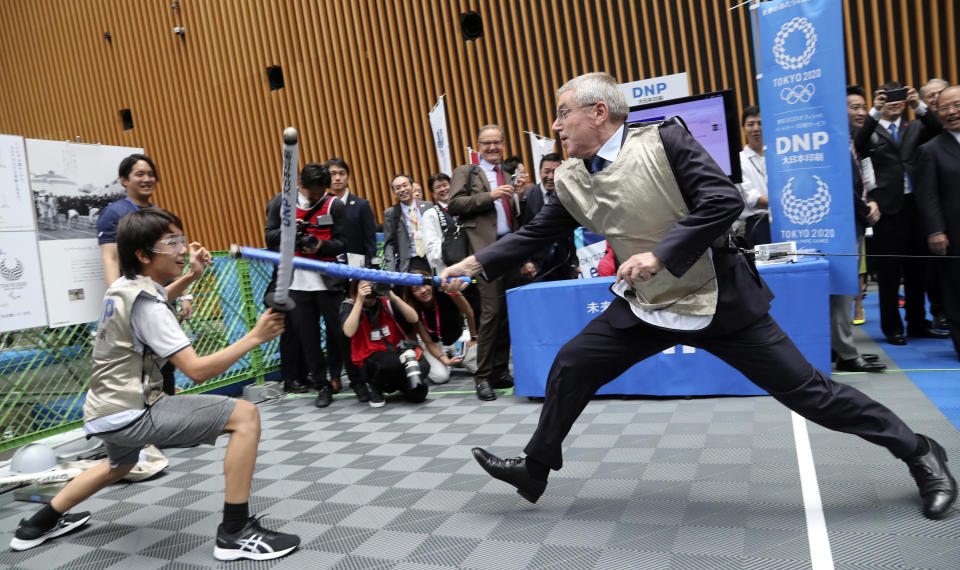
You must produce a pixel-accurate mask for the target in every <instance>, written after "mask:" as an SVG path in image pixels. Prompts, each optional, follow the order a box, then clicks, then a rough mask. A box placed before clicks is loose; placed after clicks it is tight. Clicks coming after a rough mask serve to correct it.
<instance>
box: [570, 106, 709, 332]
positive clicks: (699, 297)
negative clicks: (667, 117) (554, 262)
mask: <svg viewBox="0 0 960 570" xmlns="http://www.w3.org/2000/svg"><path fill="white" fill-rule="evenodd" d="M627 133H628V134H627V138H626V139H625V140H624V142H623V147H622V148H621V150H620V156H618V157H617V159H616V160H615V161H613V162H612V163H610V165H608V166H607V167H606V168H605V169H604V170H602V171H600V172H598V173H596V174H590V172H589V171H588V170H587V168H586V166H584V163H583V160H581V159H579V158H577V159H569V160H567V161H566V162H564V163H563V164H562V165H560V167H559V168H558V169H557V171H556V174H555V180H556V185H557V198H559V200H560V203H561V204H563V207H564V208H566V210H567V211H568V212H570V215H571V216H573V217H574V218H575V219H576V220H577V221H578V222H580V224H581V225H583V227H585V228H587V229H588V230H590V231H591V232H593V233H595V234H599V235H602V236H604V237H606V238H607V243H608V244H610V247H611V248H612V249H613V252H614V253H615V254H616V255H617V259H619V260H621V261H626V260H627V259H628V258H630V257H631V256H633V255H635V254H637V253H643V252H649V251H653V248H654V247H655V246H656V245H657V244H658V243H660V240H662V239H663V237H664V236H665V235H666V234H667V232H668V231H669V230H670V229H671V228H672V227H673V226H674V224H676V223H677V221H678V220H680V219H681V218H683V217H685V216H686V215H687V214H689V210H688V209H687V206H686V204H685V203H684V201H683V196H682V195H681V194H680V188H679V187H678V186H677V181H676V179H675V178H674V176H673V170H672V169H671V168H670V163H669V161H668V160H667V154H666V152H665V151H664V149H663V142H662V141H661V140H660V130H659V127H658V126H657V125H651V126H646V127H640V128H632V129H627ZM715 277H716V272H715V271H714V267H713V262H712V261H711V260H710V257H709V255H708V254H707V253H706V252H704V254H703V255H701V256H700V258H699V259H698V260H697V261H696V262H695V263H694V264H693V266H691V267H690V269H689V270H688V271H687V272H686V273H684V275H683V277H675V276H673V275H672V274H671V273H670V272H669V271H661V272H659V273H658V274H657V275H656V276H655V277H654V278H653V279H651V280H649V281H646V282H644V283H637V284H636V287H637V289H636V296H628V297H626V299H627V300H628V301H629V302H630V303H631V304H633V305H634V306H636V307H638V308H640V309H642V310H644V311H655V310H664V311H667V312H671V313H677V314H680V315H713V314H714V313H715V312H716V307H717V281H716V279H715Z"/></svg>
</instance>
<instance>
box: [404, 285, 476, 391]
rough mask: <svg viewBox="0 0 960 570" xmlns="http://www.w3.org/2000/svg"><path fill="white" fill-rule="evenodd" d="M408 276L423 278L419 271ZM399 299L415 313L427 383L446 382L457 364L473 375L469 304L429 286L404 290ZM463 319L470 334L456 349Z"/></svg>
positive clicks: (473, 330)
mask: <svg viewBox="0 0 960 570" xmlns="http://www.w3.org/2000/svg"><path fill="white" fill-rule="evenodd" d="M412 273H423V274H424V275H426V273H425V272H421V271H413V272H412ZM403 298H404V300H406V301H407V303H408V304H409V305H410V306H411V307H413V309H414V311H416V313H417V317H418V320H417V326H416V330H417V335H418V336H419V337H420V345H421V346H422V347H423V348H424V356H425V357H426V359H427V362H429V363H430V375H429V377H430V381H431V382H433V383H434V384H444V383H446V382H447V381H448V380H450V368H452V367H453V366H458V365H462V366H463V367H464V368H466V369H467V371H468V372H470V373H471V374H473V373H476V371H477V327H476V324H475V323H474V319H473V309H472V308H471V307H470V303H469V302H468V301H467V300H466V299H465V298H464V297H463V296H462V295H451V294H449V293H445V292H443V291H441V290H439V289H437V288H435V287H433V286H431V285H417V286H413V287H407V288H406V289H405V290H404V294H403ZM464 319H466V322H467V328H468V329H469V331H470V335H469V340H466V339H463V340H465V342H464V344H463V349H462V350H457V346H456V345H457V342H458V341H460V340H462V337H463V336H464V335H463V322H464Z"/></svg>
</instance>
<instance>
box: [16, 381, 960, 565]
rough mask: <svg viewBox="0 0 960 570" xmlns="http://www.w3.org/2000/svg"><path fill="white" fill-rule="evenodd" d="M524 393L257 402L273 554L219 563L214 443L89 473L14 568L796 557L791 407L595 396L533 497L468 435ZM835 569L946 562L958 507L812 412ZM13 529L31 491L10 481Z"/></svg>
mask: <svg viewBox="0 0 960 570" xmlns="http://www.w3.org/2000/svg"><path fill="white" fill-rule="evenodd" d="M843 380H844V381H846V382H848V383H850V384H853V385H855V386H857V387H858V388H860V389H861V390H863V391H865V392H867V393H869V394H871V395H875V396H877V397H878V398H881V399H882V401H883V402H884V403H886V404H888V405H890V406H891V407H892V408H893V409H894V410H895V411H896V412H898V413H899V414H900V415H901V416H902V417H903V418H904V419H905V420H906V421H907V422H908V423H909V424H910V425H911V426H913V427H915V429H917V430H918V431H921V432H923V433H927V434H929V435H931V436H933V437H934V438H937V439H938V440H939V441H941V442H942V443H943V444H944V445H945V447H947V448H948V451H949V452H950V453H951V454H953V455H955V456H957V457H960V435H958V433H957V431H956V430H955V429H954V428H953V427H952V426H951V424H950V423H949V422H947V421H946V420H945V419H944V417H943V416H942V414H940V413H939V411H937V409H936V408H935V407H934V406H933V405H932V404H931V403H930V402H929V401H928V400H927V399H926V398H925V397H924V396H923V395H922V394H921V393H920V392H919V391H918V390H917V389H916V388H915V387H914V386H913V384H912V383H911V382H910V381H909V380H908V379H907V378H906V377H904V376H902V375H896V374H890V375H850V376H845V377H843ZM539 411H540V404H539V403H536V402H531V401H528V400H527V399H526V398H519V397H514V396H501V397H500V398H499V399H498V400H497V401H495V402H480V401H478V400H477V399H476V397H475V396H474V395H473V393H472V391H471V380H470V378H469V377H466V376H455V377H454V379H453V381H452V382H451V383H450V384H448V385H445V386H440V387H435V388H434V393H433V394H432V395H431V397H430V398H429V400H428V401H427V402H426V403H424V404H422V405H412V404H408V403H405V402H401V401H396V400H390V401H389V402H388V404H387V406H386V407H384V408H381V409H376V410H375V409H372V408H370V407H369V406H367V405H366V404H360V403H359V402H357V401H356V400H355V399H353V398H352V397H339V398H338V399H336V401H335V402H334V404H333V405H332V406H330V407H329V408H326V409H323V410H318V409H316V408H314V407H313V401H312V399H310V398H306V397H291V398H287V399H283V400H278V401H274V402H271V403H266V404H262V405H261V414H262V418H263V428H264V430H263V438H262V444H261V450H260V456H259V459H258V466H257V472H256V475H255V477H254V480H253V496H252V499H251V507H252V510H253V511H255V512H257V513H260V514H265V515H266V519H265V523H266V525H267V526H270V527H272V528H277V529H279V530H283V531H287V532H295V533H297V534H299V535H300V536H301V538H302V546H301V548H300V550H299V551H298V552H296V553H294V554H293V555H291V556H288V557H287V558H284V559H281V560H277V561H273V562H256V563H254V562H231V563H223V564H221V563H218V562H217V561H216V560H214V558H213V556H212V550H213V533H214V532H215V528H216V525H217V524H218V523H219V519H220V509H221V507H222V501H223V494H222V489H223V475H222V473H221V469H222V466H221V460H222V458H223V454H224V449H225V447H226V443H227V439H226V438H221V439H220V440H219V441H218V442H217V445H216V446H215V447H209V446H200V447H195V448H190V449H178V450H168V453H167V454H168V457H169V459H170V467H169V468H168V469H167V471H166V472H165V473H164V474H162V475H161V476H160V477H158V478H156V479H154V480H151V481H147V482H142V483H136V484H121V485H117V486H114V487H111V488H109V489H105V490H104V491H102V492H101V493H99V494H98V495H96V496H95V497H94V498H92V499H91V500H90V501H88V502H87V503H86V504H85V506H84V507H83V508H87V509H89V510H91V511H93V518H92V520H91V523H90V524H89V525H88V526H87V527H86V528H84V529H83V530H81V531H80V532H77V533H75V534H72V535H69V536H66V537H63V538H61V539H58V540H56V541H52V542H51V543H49V544H46V545H44V546H42V547H39V548H36V549H33V550H29V551H26V552H11V551H6V552H2V553H0V566H4V567H11V568H18V569H36V570H40V569H43V570H50V569H57V568H63V569H71V570H76V569H79V568H89V569H101V568H110V569H118V570H119V569H122V570H137V569H181V568H182V569H193V568H210V567H224V568H236V569H240V568H267V567H271V568H281V569H301V568H309V569H325V568H329V569H348V568H350V569H361V568H363V569H366V568H384V569H388V568H389V569H411V570H412V569H441V568H450V569H455V568H466V569H471V568H477V569H494V568H503V569H507V570H518V569H530V570H533V569H547V568H556V569H562V570H572V569H577V568H600V569H626V568H641V569H646V568H679V569H683V570H687V569H698V568H703V569H710V570H715V569H718V568H756V569H770V568H775V569H778V570H779V569H792V568H798V569H799V568H809V567H810V566H811V561H810V550H809V549H810V546H809V543H808V537H807V525H806V519H805V516H804V503H803V497H802V495H801V490H800V485H799V476H798V465H797V454H796V451H795V448H794V440H793V430H792V426H791V418H790V414H789V412H788V411H787V410H786V409H784V408H783V407H781V406H780V405H779V404H778V403H777V402H775V401H774V400H773V399H771V398H768V397H754V398H704V399H694V400H660V399H653V400H648V399H629V400H625V399H598V400H595V401H593V402H591V403H590V405H589V406H588V407H587V409H586V410H585V412H584V414H583V416H582V417H581V419H580V421H579V422H578V424H577V425H576V426H575V428H574V430H573V431H572V433H571V434H570V436H569V437H568V438H567V441H566V445H567V449H566V452H565V467H564V469H563V470H562V471H560V472H558V473H554V474H553V475H552V477H551V480H550V484H549V486H548V487H547V492H546V494H545V495H544V496H543V497H542V498H541V500H540V502H539V503H537V504H536V505H531V504H529V503H527V502H526V501H524V500H523V499H521V498H520V497H519V496H518V495H517V494H516V493H515V492H514V490H513V489H512V488H511V487H509V486H507V485H505V484H503V483H501V482H499V481H494V480H492V479H490V477H488V476H487V475H486V474H485V473H484V472H483V471H482V470H481V469H480V467H479V466H478V465H477V464H476V463H475V462H474V461H473V459H472V458H471V456H470V451H469V450H470V448H471V447H473V446H477V445H479V446H484V447H488V448H489V449H490V450H491V451H493V452H494V453H498V454H501V455H503V456H511V455H516V454H518V453H519V452H520V450H521V449H522V446H523V444H524V443H525V442H526V439H527V438H528V437H529V435H530V433H531V432H532V431H533V429H534V427H535V425H536V422H537V418H538V415H539ZM808 429H809V433H810V441H811V444H812V448H813V453H814V459H815V463H816V471H817V476H818V479H819V487H820V492H821V498H822V501H823V506H824V512H825V518H826V523H827V528H828V536H829V540H830V549H831V553H832V557H833V560H834V564H835V567H836V568H838V569H841V568H849V569H859V570H863V569H868V568H870V569H873V568H929V569H934V568H939V569H950V570H956V569H957V568H960V513H956V512H955V513H953V515H952V516H951V517H949V518H948V519H947V520H944V521H928V520H926V519H924V518H923V517H922V516H921V514H920V509H919V503H918V498H917V494H916V488H915V486H914V484H913V481H912V480H911V479H910V476H909V474H908V472H907V470H906V468H905V467H904V466H903V464H902V463H900V462H898V461H897V460H895V459H894V458H892V457H891V456H890V455H889V454H887V452H886V451H884V450H882V449H879V448H876V447H874V446H872V445H870V444H867V443H865V442H863V441H860V440H859V439H857V438H854V437H851V436H847V435H843V434H836V433H833V432H829V431H827V430H824V429H822V428H819V427H817V426H813V425H809V424H808ZM6 501H7V502H6V503H5V504H2V505H0V531H2V532H3V533H5V534H6V536H9V534H10V533H11V532H12V531H13V529H14V528H15V527H16V524H17V522H18V521H19V519H20V518H21V517H23V516H25V515H26V514H28V513H30V512H32V511H34V510H35V509H36V506H35V505H33V504H28V503H15V502H10V501H9V499H6Z"/></svg>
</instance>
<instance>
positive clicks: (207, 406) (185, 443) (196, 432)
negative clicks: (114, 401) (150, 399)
mask: <svg viewBox="0 0 960 570" xmlns="http://www.w3.org/2000/svg"><path fill="white" fill-rule="evenodd" d="M236 405H237V401H236V400H235V399H233V398H228V397H227V396H214V395H199V394H184V395H182V396H163V397H161V398H160V399H159V400H157V401H156V402H154V403H153V405H152V406H150V407H149V408H148V409H147V411H146V412H144V413H143V415H142V416H140V418H139V419H137V421H135V422H134V423H132V424H130V425H128V426H127V427H124V428H121V429H119V430H117V431H112V432H107V433H101V434H95V437H99V438H100V439H102V440H103V442H104V443H105V444H106V447H107V457H109V458H110V466H111V467H117V466H118V465H129V464H131V463H136V462H137V461H138V460H139V457H140V450H141V449H143V448H144V447H145V446H147V445H149V444H151V443H152V444H153V445H156V446H157V447H189V446H191V445H196V444H198V443H208V444H210V445H213V443H214V442H216V440H217V437H218V436H219V435H220V434H221V433H223V427H224V426H225V425H227V420H229V419H230V414H232V413H233V409H234V408H235V407H236Z"/></svg>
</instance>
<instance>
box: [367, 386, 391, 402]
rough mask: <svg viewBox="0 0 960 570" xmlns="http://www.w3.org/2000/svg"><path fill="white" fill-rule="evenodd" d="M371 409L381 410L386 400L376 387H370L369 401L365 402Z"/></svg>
mask: <svg viewBox="0 0 960 570" xmlns="http://www.w3.org/2000/svg"><path fill="white" fill-rule="evenodd" d="M367 403H368V404H370V407H371V408H382V407H383V406H384V405H385V404H386V403H387V400H386V399H385V398H384V397H383V392H381V391H380V388H377V387H376V386H372V385H371V386H370V400H369V401H368V402H367Z"/></svg>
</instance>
